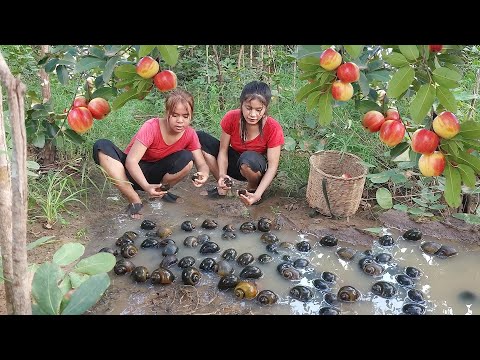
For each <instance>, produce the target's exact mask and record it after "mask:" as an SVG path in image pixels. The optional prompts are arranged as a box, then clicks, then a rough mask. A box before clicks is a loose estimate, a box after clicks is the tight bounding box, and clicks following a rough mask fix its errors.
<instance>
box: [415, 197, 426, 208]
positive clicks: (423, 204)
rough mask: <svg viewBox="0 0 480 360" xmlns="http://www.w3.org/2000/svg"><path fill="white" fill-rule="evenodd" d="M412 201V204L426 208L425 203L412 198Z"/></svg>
mask: <svg viewBox="0 0 480 360" xmlns="http://www.w3.org/2000/svg"><path fill="white" fill-rule="evenodd" d="M412 200H413V202H415V203H417V204H418V205H420V206H423V207H428V204H427V203H426V202H425V201H422V200H421V199H417V198H412Z"/></svg>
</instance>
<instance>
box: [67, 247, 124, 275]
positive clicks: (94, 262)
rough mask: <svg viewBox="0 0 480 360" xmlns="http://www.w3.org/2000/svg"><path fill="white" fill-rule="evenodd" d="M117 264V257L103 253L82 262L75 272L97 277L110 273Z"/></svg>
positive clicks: (76, 266)
mask: <svg viewBox="0 0 480 360" xmlns="http://www.w3.org/2000/svg"><path fill="white" fill-rule="evenodd" d="M115 262H116V260H115V256H113V255H112V254H109V253H105V252H101V253H97V254H95V255H92V256H89V257H87V258H85V259H82V260H80V261H79V262H78V264H77V265H75V268H74V270H75V271H76V272H79V273H82V274H88V275H95V274H99V273H102V272H109V271H110V270H112V269H113V266H114V265H115Z"/></svg>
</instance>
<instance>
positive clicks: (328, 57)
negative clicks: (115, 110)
mask: <svg viewBox="0 0 480 360" xmlns="http://www.w3.org/2000/svg"><path fill="white" fill-rule="evenodd" d="M341 63H342V55H340V53H338V52H336V51H335V50H333V49H332V48H328V49H326V50H325V51H324V52H323V53H322V55H320V66H321V67H322V68H324V69H325V70H328V71H331V70H335V69H336V68H338V67H339V66H340V64H341Z"/></svg>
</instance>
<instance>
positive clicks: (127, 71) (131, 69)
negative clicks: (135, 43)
mask: <svg viewBox="0 0 480 360" xmlns="http://www.w3.org/2000/svg"><path fill="white" fill-rule="evenodd" d="M113 73H114V74H115V76H116V77H117V78H119V79H133V78H134V77H136V76H138V74H137V70H136V67H135V65H133V64H123V65H119V66H117V67H116V68H115V70H113Z"/></svg>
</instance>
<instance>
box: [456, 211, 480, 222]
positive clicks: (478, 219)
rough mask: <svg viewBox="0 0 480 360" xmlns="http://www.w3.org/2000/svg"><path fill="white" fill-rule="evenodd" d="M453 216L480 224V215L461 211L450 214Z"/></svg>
mask: <svg viewBox="0 0 480 360" xmlns="http://www.w3.org/2000/svg"><path fill="white" fill-rule="evenodd" d="M452 216H453V217H454V218H457V219H460V220H463V221H465V222H466V223H468V224H472V225H478V224H480V216H477V215H473V214H463V213H455V214H452Z"/></svg>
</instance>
